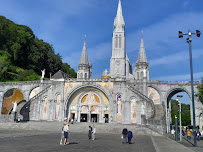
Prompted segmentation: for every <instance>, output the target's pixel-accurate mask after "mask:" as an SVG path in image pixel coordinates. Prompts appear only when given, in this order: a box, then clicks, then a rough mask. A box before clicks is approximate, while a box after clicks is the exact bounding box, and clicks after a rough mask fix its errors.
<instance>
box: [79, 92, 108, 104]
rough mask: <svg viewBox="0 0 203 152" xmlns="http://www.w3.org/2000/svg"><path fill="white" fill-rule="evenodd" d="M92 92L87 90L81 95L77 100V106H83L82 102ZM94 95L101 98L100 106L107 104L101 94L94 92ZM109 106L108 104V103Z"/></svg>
mask: <svg viewBox="0 0 203 152" xmlns="http://www.w3.org/2000/svg"><path fill="white" fill-rule="evenodd" d="M91 91H92V90H85V91H84V92H83V93H81V94H80V95H79V96H78V98H77V99H76V100H77V104H81V100H82V99H83V98H84V97H85V96H86V95H87V94H88V92H91ZM94 93H95V94H96V95H97V96H98V97H99V100H100V103H99V104H105V103H104V100H103V97H102V96H101V95H100V93H99V92H98V91H97V90H94ZM107 104H108V103H107Z"/></svg>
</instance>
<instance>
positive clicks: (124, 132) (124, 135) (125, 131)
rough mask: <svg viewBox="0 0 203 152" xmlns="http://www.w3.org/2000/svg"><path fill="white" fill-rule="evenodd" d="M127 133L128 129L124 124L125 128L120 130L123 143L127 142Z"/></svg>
mask: <svg viewBox="0 0 203 152" xmlns="http://www.w3.org/2000/svg"><path fill="white" fill-rule="evenodd" d="M127 134H128V129H127V127H126V126H125V128H124V129H123V131H122V135H123V144H125V143H127Z"/></svg>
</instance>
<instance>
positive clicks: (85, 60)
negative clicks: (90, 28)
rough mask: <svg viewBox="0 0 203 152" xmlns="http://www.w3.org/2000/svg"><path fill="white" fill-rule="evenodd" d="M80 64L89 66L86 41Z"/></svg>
mask: <svg viewBox="0 0 203 152" xmlns="http://www.w3.org/2000/svg"><path fill="white" fill-rule="evenodd" d="M80 64H88V57H87V48H86V40H85V41H84V45H83V49H82V54H81V58H80Z"/></svg>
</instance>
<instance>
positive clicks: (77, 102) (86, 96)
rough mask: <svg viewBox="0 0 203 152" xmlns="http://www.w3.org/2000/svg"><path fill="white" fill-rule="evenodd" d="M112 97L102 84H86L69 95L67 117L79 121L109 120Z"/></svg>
mask: <svg viewBox="0 0 203 152" xmlns="http://www.w3.org/2000/svg"><path fill="white" fill-rule="evenodd" d="M111 101H112V100H111V97H109V95H108V93H106V92H105V90H104V89H103V88H102V87H101V86H85V87H80V88H77V89H75V91H72V92H71V93H69V95H68V96H67V100H66V117H67V118H68V119H73V120H74V121H75V120H77V121H78V122H80V121H81V122H91V121H94V122H105V121H106V122H107V121H108V119H109V118H110V116H109V115H110V110H109V108H110V107H111V105H110V102H111Z"/></svg>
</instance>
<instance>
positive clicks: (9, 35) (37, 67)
mask: <svg viewBox="0 0 203 152" xmlns="http://www.w3.org/2000/svg"><path fill="white" fill-rule="evenodd" d="M44 68H45V69H46V75H45V77H49V73H52V75H53V74H54V73H56V72H57V71H58V70H62V71H64V72H66V73H67V74H69V75H70V76H72V77H76V73H75V71H74V70H73V69H72V68H71V67H70V66H69V65H68V64H67V63H63V62H62V59H61V56H60V55H59V54H55V53H54V49H53V47H52V46H51V45H50V44H49V43H46V42H43V40H39V39H38V38H36V37H35V35H34V34H33V32H32V30H31V29H30V28H29V27H27V26H24V25H17V24H15V23H13V22H12V21H10V20H8V19H6V18H5V17H3V16H0V81H12V80H13V81H14V80H15V81H17V80H20V81H29V80H37V79H40V77H39V75H41V70H42V69H44ZM24 76H25V77H24Z"/></svg>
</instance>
